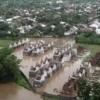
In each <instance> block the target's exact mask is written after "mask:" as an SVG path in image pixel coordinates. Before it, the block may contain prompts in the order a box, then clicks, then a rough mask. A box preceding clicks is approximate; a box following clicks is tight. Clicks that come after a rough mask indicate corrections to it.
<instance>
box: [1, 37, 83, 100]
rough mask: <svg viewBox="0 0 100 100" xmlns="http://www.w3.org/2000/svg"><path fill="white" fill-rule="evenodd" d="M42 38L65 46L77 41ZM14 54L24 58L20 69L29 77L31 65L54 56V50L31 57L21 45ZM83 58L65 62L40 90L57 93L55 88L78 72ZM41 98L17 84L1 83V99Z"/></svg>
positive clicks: (60, 87) (25, 99)
mask: <svg viewBox="0 0 100 100" xmlns="http://www.w3.org/2000/svg"><path fill="white" fill-rule="evenodd" d="M30 40H32V41H38V40H41V39H39V38H36V39H30ZM42 40H45V41H46V42H54V45H55V46H64V45H67V43H71V44H73V43H75V41H74V40H73V39H67V38H61V39H59V38H42ZM14 55H15V56H17V57H18V58H19V59H22V61H21V65H22V67H20V70H22V71H23V73H24V74H25V75H26V77H27V78H28V79H29V70H30V68H31V66H32V65H33V66H35V64H36V63H37V62H38V63H39V62H40V61H41V59H42V60H43V59H45V57H52V56H53V50H50V51H48V52H46V53H45V54H44V55H41V56H39V57H31V56H23V47H20V48H18V49H16V50H15V52H14ZM81 61H82V60H77V61H74V62H73V63H72V62H68V63H64V67H63V68H62V69H61V70H59V71H58V72H57V73H55V74H54V75H53V76H52V77H51V78H50V79H48V80H47V81H46V82H45V83H44V85H43V87H41V88H38V89H37V91H38V92H48V93H51V94H56V93H55V92H53V90H54V89H55V88H57V90H58V91H60V90H61V89H62V86H63V84H64V83H65V82H67V80H68V78H69V76H70V77H71V76H72V75H73V72H76V70H77V69H78V68H79V67H80V64H81ZM33 99H34V100H41V98H40V96H39V95H37V94H34V93H32V92H31V91H29V90H27V89H25V88H23V87H20V86H17V85H15V84H14V83H8V84H0V100H33Z"/></svg>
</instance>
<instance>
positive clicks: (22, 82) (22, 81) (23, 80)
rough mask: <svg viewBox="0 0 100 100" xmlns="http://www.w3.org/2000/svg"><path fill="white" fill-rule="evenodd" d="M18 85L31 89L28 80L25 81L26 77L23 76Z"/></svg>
mask: <svg viewBox="0 0 100 100" xmlns="http://www.w3.org/2000/svg"><path fill="white" fill-rule="evenodd" d="M15 83H16V84H18V85H20V86H23V87H25V88H26V89H30V86H29V84H28V83H27V82H26V80H25V79H24V77H23V76H22V75H21V76H20V78H19V80H17V81H16V82H15Z"/></svg>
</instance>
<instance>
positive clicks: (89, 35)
mask: <svg viewBox="0 0 100 100" xmlns="http://www.w3.org/2000/svg"><path fill="white" fill-rule="evenodd" d="M75 40H76V42H77V43H87V44H97V45H100V36H99V35H97V34H96V33H95V32H82V33H81V34H80V35H78V36H76V37H75Z"/></svg>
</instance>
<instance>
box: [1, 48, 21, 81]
mask: <svg viewBox="0 0 100 100" xmlns="http://www.w3.org/2000/svg"><path fill="white" fill-rule="evenodd" d="M11 53H12V50H11V49H7V48H4V49H1V50H0V73H1V74H0V82H11V81H15V80H17V79H18V78H19V76H20V71H19V69H18V67H19V64H20V61H19V60H18V59H17V58H16V57H15V56H14V55H12V54H11Z"/></svg>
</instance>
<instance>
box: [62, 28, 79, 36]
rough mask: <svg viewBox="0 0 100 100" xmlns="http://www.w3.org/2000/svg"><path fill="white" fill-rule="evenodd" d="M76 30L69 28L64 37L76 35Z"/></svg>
mask: <svg viewBox="0 0 100 100" xmlns="http://www.w3.org/2000/svg"><path fill="white" fill-rule="evenodd" d="M77 31H78V28H77V27H76V26H73V27H71V28H70V30H69V31H67V32H65V33H64V35H72V34H77Z"/></svg>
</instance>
